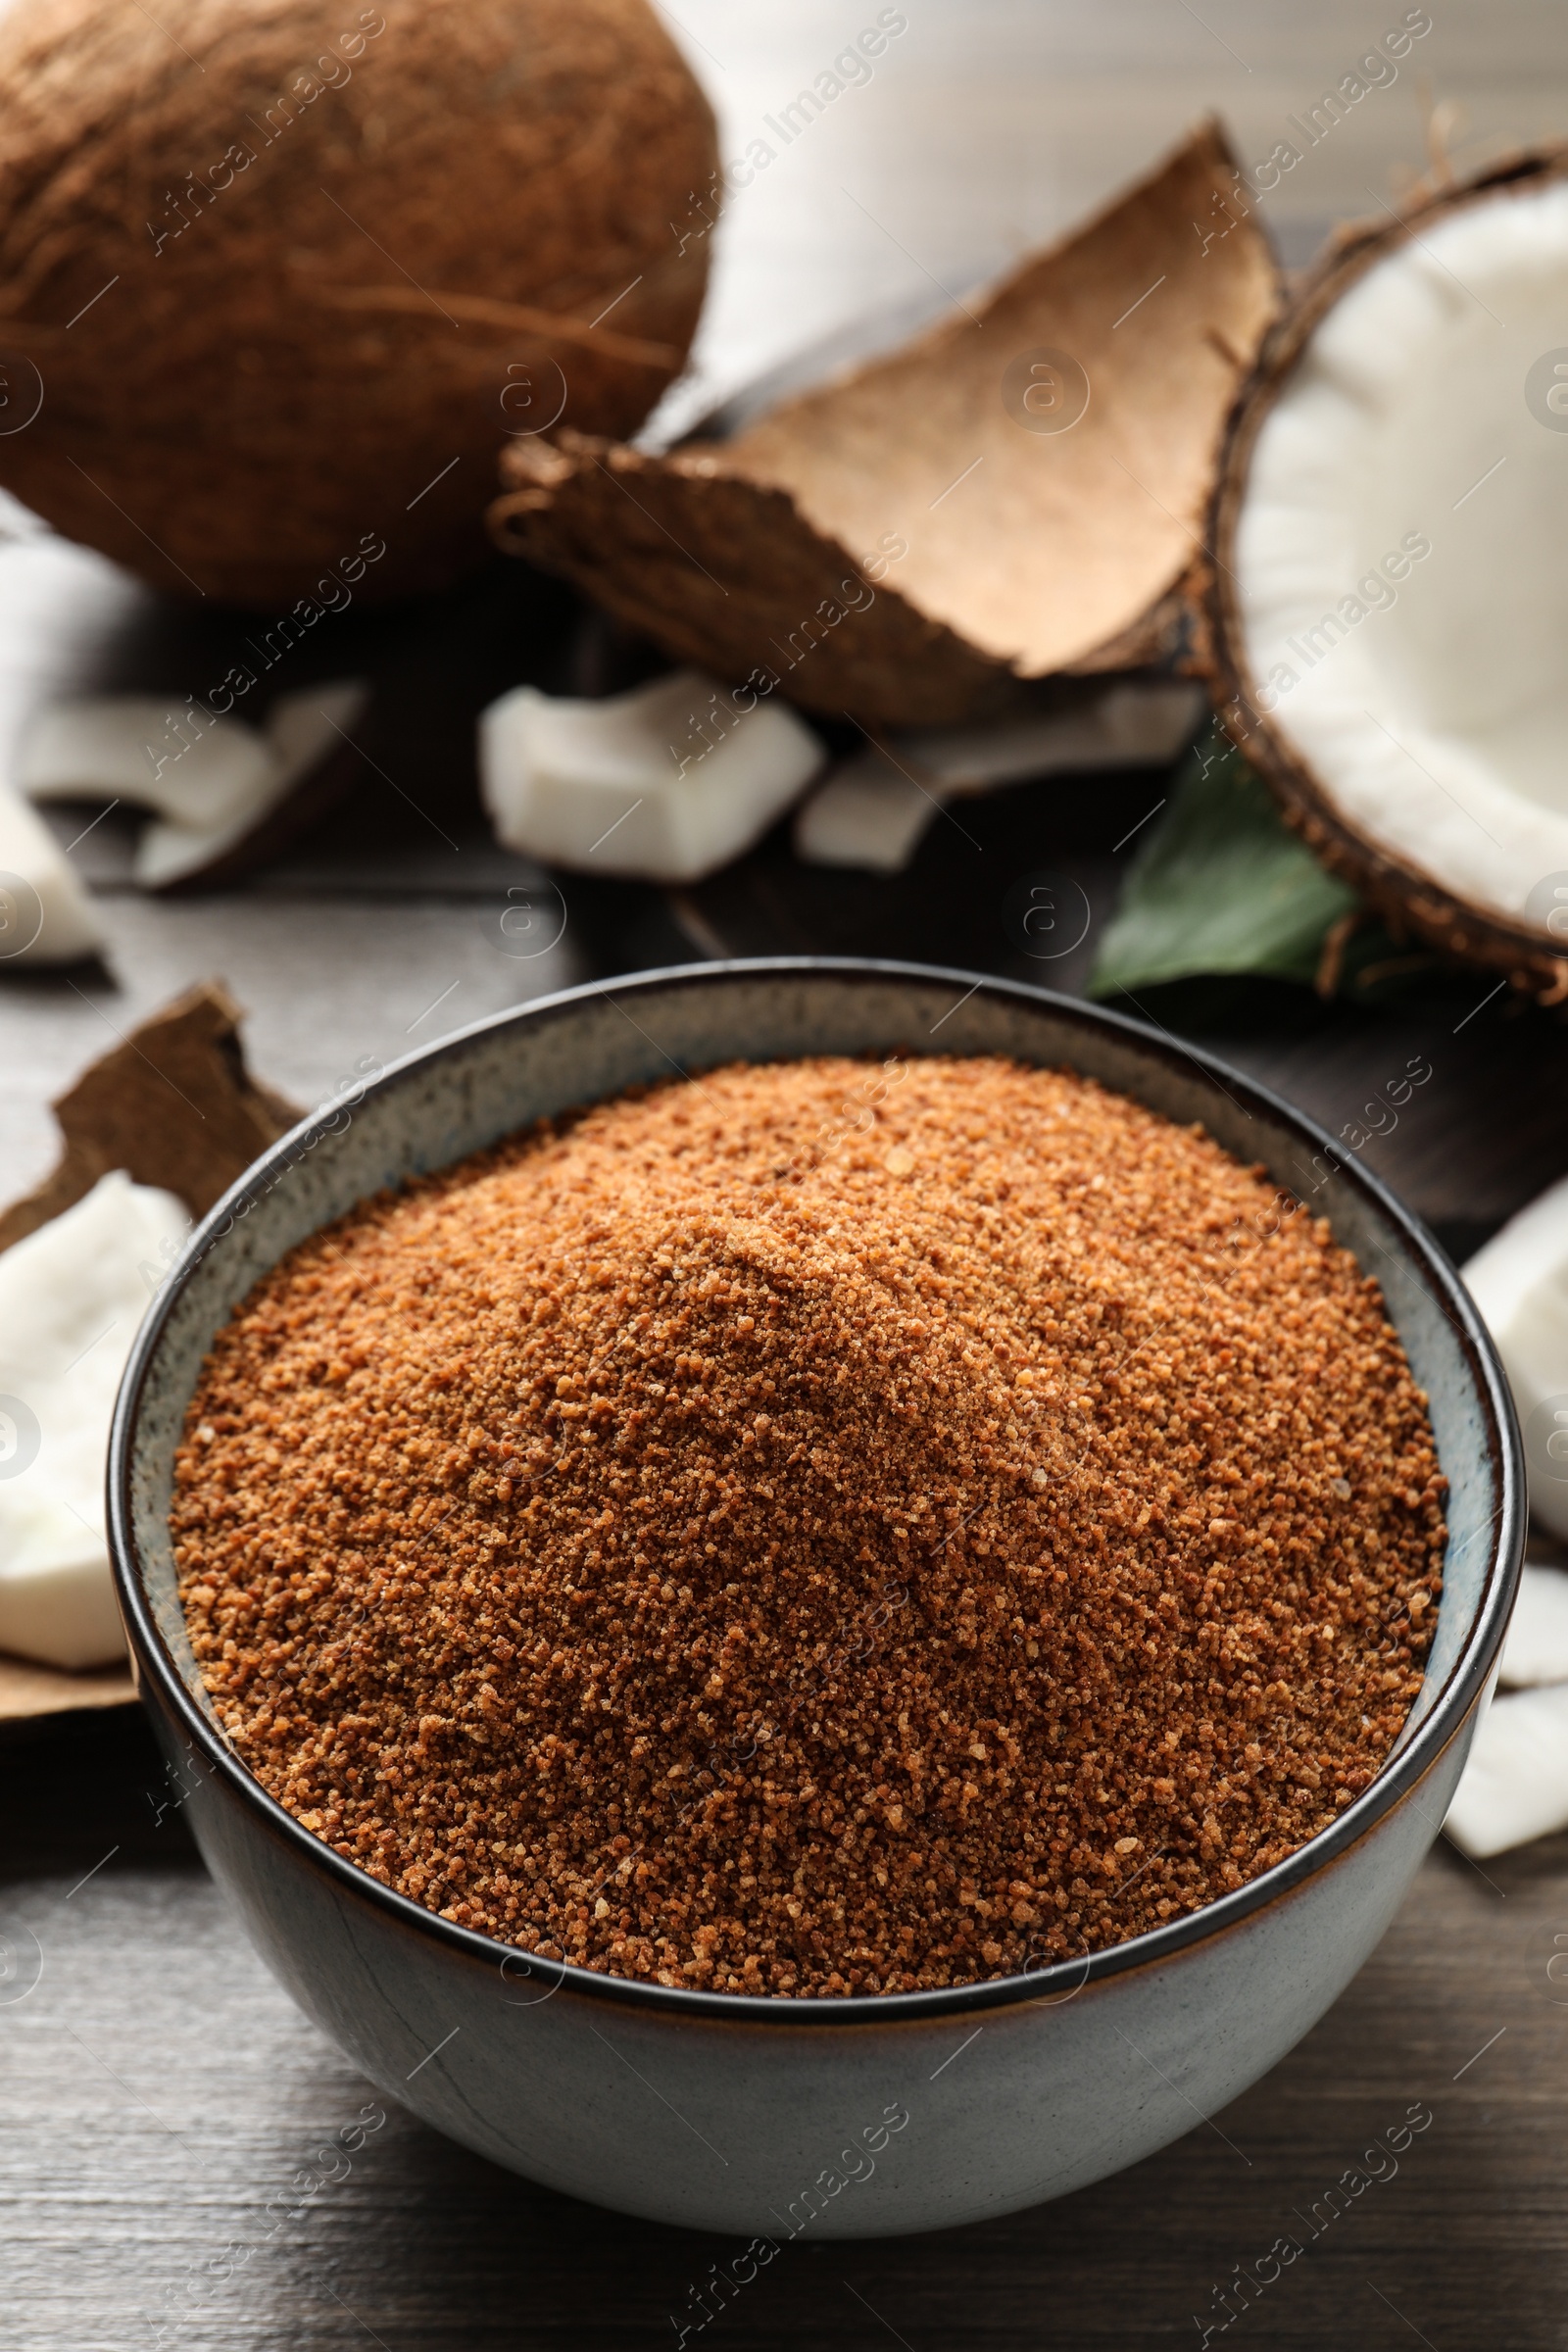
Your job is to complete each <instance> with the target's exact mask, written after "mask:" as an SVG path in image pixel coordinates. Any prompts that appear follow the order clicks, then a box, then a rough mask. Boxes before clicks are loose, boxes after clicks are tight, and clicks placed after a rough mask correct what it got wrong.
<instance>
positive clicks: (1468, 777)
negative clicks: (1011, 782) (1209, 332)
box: [1230, 175, 1568, 956]
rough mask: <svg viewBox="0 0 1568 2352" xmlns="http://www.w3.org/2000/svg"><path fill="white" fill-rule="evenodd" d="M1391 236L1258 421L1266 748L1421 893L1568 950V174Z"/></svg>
mask: <svg viewBox="0 0 1568 2352" xmlns="http://www.w3.org/2000/svg"><path fill="white" fill-rule="evenodd" d="M1391 239H1392V241H1391V244H1390V246H1389V249H1388V250H1386V251H1385V252H1384V253H1383V254H1382V256H1381V258H1377V259H1375V260H1374V261H1373V262H1372V264H1371V266H1370V267H1368V268H1366V269H1365V270H1363V271H1362V273H1361V274H1359V275H1358V276H1353V277H1352V278H1351V280H1350V282H1349V283H1348V286H1347V288H1346V290H1345V291H1344V292H1343V293H1341V294H1340V295H1339V296H1338V298H1337V299H1335V300H1333V302H1332V305H1331V307H1329V308H1328V309H1327V310H1326V311H1325V313H1324V315H1323V316H1322V317H1321V318H1320V319H1319V320H1318V321H1317V323H1316V324H1315V325H1314V326H1313V327H1312V328H1311V330H1310V332H1309V334H1308V335H1307V337H1306V339H1305V341H1304V344H1303V346H1302V348H1301V350H1300V352H1299V357H1298V358H1297V360H1296V363H1295V365H1294V367H1293V368H1291V370H1290V372H1289V373H1288V374H1286V375H1285V377H1284V379H1283V381H1282V382H1281V383H1280V385H1279V387H1278V389H1277V391H1276V392H1275V393H1274V395H1273V397H1272V398H1271V399H1270V400H1269V402H1268V405H1267V406H1266V409H1265V411H1264V414H1263V416H1262V419H1261V422H1260V424H1258V426H1257V429H1256V434H1255V439H1254V440H1253V442H1252V445H1251V450H1250V464H1249V466H1248V471H1247V474H1246V480H1245V486H1244V488H1243V490H1242V492H1241V495H1240V498H1239V503H1238V506H1237V510H1236V520H1235V526H1234V535H1233V538H1232V541H1231V546H1230V568H1231V570H1232V572H1233V574H1234V583H1233V590H1232V594H1233V597H1234V602H1233V606H1232V611H1233V613H1234V616H1235V617H1234V622H1233V626H1234V629H1235V633H1236V636H1237V637H1239V639H1240V643H1239V645H1237V646H1234V647H1233V659H1234V655H1235V654H1236V653H1240V654H1241V656H1242V657H1243V661H1242V662H1237V664H1236V666H1237V668H1238V670H1240V669H1242V668H1243V666H1244V664H1245V670H1246V672H1247V673H1250V674H1249V675H1247V676H1245V677H1244V678H1243V681H1242V694H1243V697H1244V698H1245V701H1246V702H1247V703H1248V704H1250V707H1251V710H1252V711H1255V712H1258V713H1261V714H1263V716H1264V727H1263V729H1262V731H1261V732H1262V737H1263V738H1264V739H1265V740H1264V742H1263V745H1262V751H1263V757H1262V758H1261V760H1260V763H1261V764H1263V765H1265V766H1267V765H1268V759H1267V744H1266V738H1267V737H1268V736H1269V735H1272V736H1273V737H1274V738H1275V741H1276V743H1277V744H1279V745H1280V746H1281V747H1283V749H1284V750H1285V752H1286V754H1287V755H1288V756H1289V755H1292V754H1294V756H1295V760H1296V761H1297V762H1299V764H1300V766H1302V767H1303V768H1304V769H1306V770H1307V771H1309V776H1310V783H1311V786H1312V787H1313V788H1315V791H1316V793H1317V795H1318V796H1319V798H1320V800H1321V802H1322V803H1324V804H1326V805H1327V809H1328V812H1329V813H1330V815H1331V817H1333V818H1338V819H1339V820H1340V821H1341V823H1342V824H1343V826H1344V827H1345V828H1347V829H1348V833H1349V834H1350V836H1351V837H1352V839H1355V838H1358V839H1359V841H1360V842H1361V843H1363V844H1365V845H1367V846H1368V847H1369V849H1370V850H1371V851H1372V852H1373V854H1374V857H1375V858H1376V857H1378V856H1379V855H1380V856H1381V858H1382V859H1384V860H1386V861H1387V863H1388V864H1390V865H1392V866H1394V867H1396V868H1398V869H1401V870H1402V872H1403V873H1404V874H1405V875H1407V876H1408V877H1409V881H1410V886H1411V890H1412V892H1413V893H1414V894H1415V895H1416V896H1419V893H1420V890H1421V888H1422V885H1423V884H1435V885H1436V886H1437V887H1438V890H1439V891H1440V892H1442V893H1445V894H1447V895H1448V896H1449V897H1451V899H1452V900H1454V901H1456V902H1458V903H1459V906H1460V907H1461V908H1471V909H1474V910H1476V912H1477V913H1478V915H1479V916H1481V917H1482V918H1483V923H1485V922H1486V921H1487V920H1490V921H1491V922H1495V923H1496V924H1500V925H1501V926H1504V927H1505V928H1506V929H1507V930H1510V931H1512V932H1514V933H1516V934H1518V933H1523V934H1525V935H1526V936H1527V938H1531V939H1534V940H1537V941H1539V943H1540V946H1541V949H1542V950H1543V951H1544V953H1545V954H1548V955H1549V954H1553V953H1554V954H1556V955H1557V956H1562V955H1563V954H1565V953H1568V896H1565V897H1563V898H1562V899H1561V900H1559V899H1558V898H1557V897H1556V896H1555V895H1554V885H1555V884H1556V883H1558V882H1561V883H1562V884H1563V885H1564V886H1565V887H1568V760H1565V757H1564V750H1565V745H1568V671H1565V668H1564V665H1563V662H1562V653H1561V649H1562V647H1563V645H1564V643H1565V642H1568V556H1565V553H1564V551H1565V549H1568V341H1565V339H1568V184H1565V183H1564V182H1563V181H1562V180H1561V179H1558V178H1555V177H1549V178H1544V177H1541V176H1539V175H1537V176H1534V177H1529V178H1525V179H1523V180H1515V181H1511V182H1508V183H1506V184H1505V185H1503V186H1502V187H1501V188H1497V189H1493V190H1490V191H1487V192H1483V193H1480V194H1477V195H1474V196H1471V197H1469V198H1468V199H1466V200H1465V201H1462V202H1457V203H1454V204H1452V205H1450V206H1447V207H1446V208H1443V209H1437V210H1434V211H1433V212H1431V213H1429V214H1427V215H1425V216H1423V217H1422V218H1421V219H1420V220H1419V221H1418V224H1417V228H1416V231H1415V233H1414V234H1412V235H1411V236H1409V237H1408V238H1406V237H1403V236H1402V235H1400V234H1398V232H1397V231H1394V232H1391ZM1559 367H1560V369H1561V372H1560V373H1559V372H1557V370H1558V368H1559ZM1250 748H1254V749H1255V748H1256V747H1250ZM1310 829H1311V828H1310V826H1309V827H1308V830H1309V832H1310ZM1341 861H1342V862H1346V860H1343V859H1342V860H1341ZM1349 862H1353V858H1352V859H1351V860H1350V861H1349ZM1554 914H1555V915H1556V918H1557V919H1556V922H1555V923H1553V922H1552V920H1551V918H1552V916H1553V915H1554ZM1417 927H1418V928H1419V927H1421V924H1420V921H1419V919H1418V924H1417ZM1450 944H1453V945H1456V946H1459V945H1462V944H1463V942H1462V939H1461V938H1460V937H1455V938H1454V939H1453V940H1452V941H1451V943H1450Z"/></svg>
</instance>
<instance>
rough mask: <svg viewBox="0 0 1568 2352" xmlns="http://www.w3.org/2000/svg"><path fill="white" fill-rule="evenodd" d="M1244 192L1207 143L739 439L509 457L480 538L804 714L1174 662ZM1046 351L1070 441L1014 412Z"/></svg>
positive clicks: (1227, 377) (911, 707)
mask: <svg viewBox="0 0 1568 2352" xmlns="http://www.w3.org/2000/svg"><path fill="white" fill-rule="evenodd" d="M1236 186H1237V176H1236V172H1235V165H1234V159H1233V157H1232V155H1231V152H1230V149H1229V147H1228V146H1227V144H1226V142H1225V139H1224V137H1223V135H1222V133H1221V132H1220V130H1219V128H1218V126H1217V124H1215V123H1204V124H1203V125H1202V126H1201V128H1199V129H1198V130H1197V131H1196V132H1195V133H1194V134H1193V135H1192V137H1190V138H1189V139H1188V140H1187V141H1186V142H1185V144H1184V145H1183V146H1182V147H1180V148H1179V149H1178V150H1177V151H1176V153H1175V154H1174V155H1172V156H1171V157H1170V158H1169V159H1168V160H1167V161H1166V162H1164V163H1163V164H1161V165H1160V166H1159V168H1158V169H1157V170H1156V171H1154V172H1152V173H1151V174H1150V175H1149V176H1148V177H1147V178H1146V179H1144V180H1141V181H1140V182H1139V183H1138V185H1137V186H1136V187H1134V188H1132V189H1130V190H1129V191H1128V192H1127V193H1126V194H1125V195H1124V196H1122V197H1120V198H1119V199H1117V201H1116V202H1114V203H1113V204H1111V205H1110V206H1109V207H1108V208H1107V209H1106V210H1105V211H1103V212H1102V213H1100V214H1099V215H1098V216H1097V217H1096V218H1095V219H1094V220H1092V221H1090V222H1089V223H1088V224H1087V226H1085V227H1083V228H1081V229H1079V230H1077V231H1076V232H1074V234H1072V235H1071V236H1069V237H1068V238H1066V239H1065V240H1064V241H1063V242H1062V243H1060V244H1057V245H1054V246H1052V247H1051V248H1050V249H1049V250H1047V251H1046V252H1043V253H1040V254H1037V255H1035V256H1034V257H1032V258H1031V259H1030V260H1028V261H1027V262H1025V263H1024V264H1023V265H1022V266H1021V267H1020V268H1019V269H1017V270H1014V271H1013V272H1012V273H1011V274H1010V276H1008V277H1007V278H1005V280H1004V281H1003V282H1002V283H1001V284H1000V285H999V286H998V287H996V288H995V289H994V291H993V292H992V293H991V294H990V295H988V296H987V297H986V298H985V299H984V300H983V301H982V302H979V303H977V304H976V305H975V306H974V307H973V308H972V309H964V308H963V307H962V306H960V305H956V306H955V309H954V312H953V314H952V315H951V316H950V317H948V318H947V319H944V320H943V321H942V322H941V323H940V324H939V325H937V326H935V327H933V328H931V329H929V330H928V331H927V332H925V333H924V334H922V335H920V336H919V337H917V338H916V339H915V340H914V341H913V342H911V343H908V344H907V345H906V346H905V347H904V348H903V349H902V350H900V351H897V352H895V353H894V354H893V355H892V356H891V357H888V358H883V359H879V360H875V361H873V362H872V363H871V364H870V365H868V366H865V367H861V368H858V369H856V370H855V371H854V372H852V373H850V374H848V375H846V376H844V377H841V378H840V379H839V380H838V381H836V382H834V383H831V384H829V385H827V386H826V387H825V388H824V389H821V390H818V391H814V392H810V393H808V394H806V395H804V396H803V397H801V398H798V399H794V400H790V401H788V402H786V403H784V404H783V405H781V406H780V407H779V408H777V409H776V410H774V411H773V412H772V413H771V414H770V415H768V416H766V417H762V418H761V419H760V421H759V422H758V423H756V424H753V425H751V426H750V427H748V428H747V429H746V430H745V431H744V432H742V433H740V434H738V435H737V436H736V437H735V438H734V439H733V440H731V441H727V442H722V443H719V442H694V443H688V444H686V445H684V446H683V447H681V448H679V449H676V450H675V451H673V452H672V453H670V454H669V455H667V456H663V457H658V456H649V455H644V454H642V453H640V452H638V451H636V450H631V449H626V448H622V447H617V446H615V445H613V443H611V442H609V441H607V440H605V439H603V438H596V437H593V436H590V435H586V434H584V433H582V432H581V431H579V430H572V431H563V432H560V433H558V434H557V435H556V436H555V439H554V442H553V444H552V443H549V442H545V441H543V440H538V439H535V440H532V441H518V442H514V443H513V444H512V445H511V447H510V448H509V449H508V450H507V452H506V454H505V457H504V460H503V478H504V479H505V481H506V482H507V483H508V485H509V495H507V496H505V497H503V498H502V499H501V500H499V501H498V502H497V504H496V506H495V507H494V508H493V509H492V515H491V520H492V528H493V529H494V531H495V533H496V535H497V538H498V540H499V541H500V544H501V545H502V546H504V547H507V548H510V549H512V550H513V551H514V552H515V553H517V554H519V555H524V556H526V557H528V558H529V559H531V560H532V561H533V562H535V563H537V564H542V565H543V566H545V567H546V568H547V569H550V570H554V571H558V572H561V573H564V575H565V576H566V577H567V578H568V579H570V580H573V581H574V582H576V584H577V585H578V586H579V587H581V588H583V589H586V590H587V592H588V593H589V594H590V595H592V596H593V597H595V598H596V599H597V600H598V601H599V602H600V603H601V604H602V605H604V606H605V607H607V608H608V610H609V611H610V612H611V613H613V614H614V615H615V616H616V617H617V618H618V619H620V620H622V621H625V622H627V623H629V624H630V625H631V626H633V627H635V628H637V629H640V630H643V631H645V632H646V633H647V634H648V635H649V636H650V637H652V638H654V639H655V640H656V641H657V642H658V643H659V644H660V645H662V646H663V647H664V648H665V649H666V650H667V651H668V652H669V653H671V654H673V655H675V656H676V657H677V659H679V660H681V661H685V662H695V663H697V664H698V665H700V666H701V667H703V668H706V669H709V670H711V671H713V672H714V673H715V674H716V675H718V676H720V677H725V678H731V679H740V678H743V677H745V676H746V675H747V674H748V673H750V672H751V671H752V670H753V669H754V668H756V667H759V666H760V667H762V668H764V669H767V670H769V671H771V672H772V674H773V675H774V677H775V678H776V679H777V681H778V683H779V686H780V688H781V691H782V692H784V693H785V694H786V695H788V696H789V698H790V699H791V700H792V701H795V702H798V703H800V704H802V705H804V706H805V707H806V708H807V709H808V710H814V711H851V712H853V714H854V715H855V716H856V717H857V718H863V719H866V720H869V721H873V722H876V721H882V722H895V721H902V722H905V723H908V724H914V723H919V724H927V725H930V724H941V723H944V722H947V721H950V720H955V719H958V718H961V717H963V716H966V715H967V714H969V713H970V712H973V711H977V710H980V709H983V708H985V707H986V706H987V704H988V703H994V702H997V701H1000V700H1002V699H1004V698H1005V694H1006V691H1007V689H1008V687H1009V685H1010V684H1011V682H1012V681H1015V680H1017V679H1020V678H1025V679H1027V678H1041V677H1046V676H1050V675H1054V674H1057V673H1063V672H1065V673H1071V674H1083V673H1087V672H1092V671H1097V670H1105V669H1122V668H1130V667H1136V666H1139V665H1142V664H1145V663H1152V662H1153V663H1160V662H1174V661H1176V660H1178V659H1179V657H1180V654H1181V650H1182V646H1183V642H1184V633H1185V617H1186V602H1185V595H1184V585H1185V582H1186V580H1187V577H1188V575H1189V573H1190V572H1191V570H1192V566H1193V564H1194V560H1195V558H1196V557H1197V556H1198V555H1199V554H1200V552H1201V545H1202V532H1203V524H1204V519H1205V515H1206V510H1207V505H1208V499H1209V493H1210V490H1211V487H1212V482H1213V471H1214V466H1215V463H1216V460H1217V456H1218V452H1219V448H1220V445H1221V441H1222V437H1223V433H1224V427H1225V420H1226V417H1227V415H1228V413H1229V411H1230V407H1231V404H1232V401H1233V399H1234V397H1235V394H1236V390H1237V387H1238V385H1239V384H1240V383H1241V381H1242V380H1243V379H1244V377H1245V376H1246V374H1247V372H1248V370H1249V368H1250V366H1251V364H1252V360H1253V357H1254V355H1255V353H1256V351H1257V348H1258V345H1259V343H1260V341H1261V338H1262V336H1263V334H1264V331H1265V329H1266V328H1267V326H1268V324H1269V322H1270V320H1271V319H1272V318H1273V316H1274V314H1275V310H1276V308H1277V302H1278V291H1279V280H1278V274H1277V271H1276V268H1275V264H1274V260H1273V257H1272V254H1271V252H1270V250H1269V247H1268V244H1267V241H1266V239H1265V238H1264V236H1263V234H1262V231H1261V230H1260V229H1259V228H1258V226H1257V225H1256V222H1255V221H1254V220H1252V219H1251V218H1250V216H1248V215H1247V214H1245V213H1243V212H1242V211H1241V209H1240V208H1239V207H1237V206H1235V205H1234V203H1232V204H1230V205H1229V207H1228V206H1227V200H1228V199H1234V194H1235V190H1236ZM1195 223H1197V224H1199V227H1198V230H1197V233H1195ZM1205 231H1212V232H1214V233H1213V234H1212V236H1211V238H1210V241H1209V243H1208V245H1207V247H1206V249H1205V245H1204V241H1203V232H1205ZM1042 350H1049V351H1054V352H1058V353H1064V354H1065V355H1067V357H1068V359H1069V360H1071V361H1072V362H1074V363H1076V366H1077V368H1079V369H1081V370H1082V377H1083V379H1084V380H1086V382H1087V388H1088V405H1087V408H1085V409H1083V410H1082V413H1081V414H1080V415H1079V416H1078V417H1077V421H1075V422H1074V423H1072V424H1071V426H1070V428H1069V429H1066V430H1060V431H1050V430H1039V429H1035V428H1033V427H1031V426H1027V425H1026V424H1024V423H1023V422H1021V421H1020V420H1019V416H1018V384H1017V380H1016V370H1017V368H1020V367H1022V368H1024V369H1025V370H1026V369H1027V366H1028V363H1029V361H1030V358H1031V356H1032V355H1033V354H1035V353H1037V352H1040V351H1042ZM1009 367H1012V368H1014V370H1015V373H1014V375H1013V376H1009V375H1008V369H1009ZM1009 387H1010V391H1009ZM1060 413H1061V414H1066V413H1067V412H1066V409H1065V408H1063V410H1062V411H1061V412H1060ZM901 548H902V549H903V550H904V552H903V553H902V554H900V553H899V552H897V551H898V550H899V549H901ZM868 591H874V594H873V595H872V596H871V601H869V602H867V601H864V599H865V597H866V594H867V592H868ZM835 614H837V615H839V617H836V618H835ZM808 648H809V651H808V650H807V649H808Z"/></svg>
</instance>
